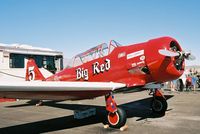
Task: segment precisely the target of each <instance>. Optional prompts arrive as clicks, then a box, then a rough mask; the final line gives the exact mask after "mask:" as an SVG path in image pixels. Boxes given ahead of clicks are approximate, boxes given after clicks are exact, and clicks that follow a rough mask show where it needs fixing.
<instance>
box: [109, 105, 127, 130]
mask: <svg viewBox="0 0 200 134" xmlns="http://www.w3.org/2000/svg"><path fill="white" fill-rule="evenodd" d="M107 121H108V123H109V126H110V127H112V128H121V127H122V126H124V125H125V124H126V112H125V111H124V110H123V109H121V108H117V111H116V112H114V113H112V112H109V113H108V116H107Z"/></svg>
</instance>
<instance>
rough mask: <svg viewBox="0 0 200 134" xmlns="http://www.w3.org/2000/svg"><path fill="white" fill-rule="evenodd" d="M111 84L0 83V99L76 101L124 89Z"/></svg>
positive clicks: (118, 85)
mask: <svg viewBox="0 0 200 134" xmlns="http://www.w3.org/2000/svg"><path fill="white" fill-rule="evenodd" d="M125 86H126V85H125V84H122V83H113V82H60V81H59V82H58V81H51V82H50V81H32V82H30V81H24V82H9V81H5V82H2V81H1V83H0V98H17V99H36V100H37V99H38V100H77V99H90V98H95V97H98V96H103V95H106V94H108V93H110V92H111V91H113V90H115V89H118V88H123V87H125Z"/></svg>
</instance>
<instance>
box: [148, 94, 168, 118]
mask: <svg viewBox="0 0 200 134" xmlns="http://www.w3.org/2000/svg"><path fill="white" fill-rule="evenodd" d="M167 107H168V104H167V101H166V99H165V98H163V97H154V98H153V101H152V103H151V108H152V111H153V112H154V113H156V114H161V115H164V114H165V111H166V110H167Z"/></svg>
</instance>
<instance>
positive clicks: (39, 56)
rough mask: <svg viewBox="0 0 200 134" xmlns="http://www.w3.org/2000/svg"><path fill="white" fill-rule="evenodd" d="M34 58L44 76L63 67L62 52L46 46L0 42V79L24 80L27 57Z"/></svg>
mask: <svg viewBox="0 0 200 134" xmlns="http://www.w3.org/2000/svg"><path fill="white" fill-rule="evenodd" d="M29 58H34V59H35V61H36V64H37V65H38V67H39V68H40V70H41V72H42V73H43V74H44V76H45V77H48V76H50V75H52V73H54V72H56V71H60V70H62V69H63V53H62V52H59V51H54V50H51V49H48V48H38V47H32V46H29V45H23V44H22V45H20V44H11V45H7V44H2V43H0V80H11V79H12V80H25V72H26V62H27V59H29Z"/></svg>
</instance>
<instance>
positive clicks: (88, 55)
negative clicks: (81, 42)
mask: <svg viewBox="0 0 200 134" xmlns="http://www.w3.org/2000/svg"><path fill="white" fill-rule="evenodd" d="M119 46H121V45H120V44H119V43H118V42H116V41H114V40H111V41H110V44H109V45H108V44H106V43H102V44H100V45H98V46H96V47H93V48H91V49H89V50H87V51H85V52H83V53H80V54H78V55H76V56H74V57H73V58H72V61H71V63H70V64H71V65H69V66H70V67H76V66H79V65H82V64H83V63H86V62H89V61H91V60H94V59H97V58H101V57H104V56H107V55H108V54H110V53H111V52H112V51H113V50H114V49H115V48H116V47H119ZM69 66H68V67H69Z"/></svg>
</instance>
